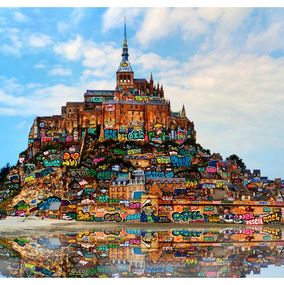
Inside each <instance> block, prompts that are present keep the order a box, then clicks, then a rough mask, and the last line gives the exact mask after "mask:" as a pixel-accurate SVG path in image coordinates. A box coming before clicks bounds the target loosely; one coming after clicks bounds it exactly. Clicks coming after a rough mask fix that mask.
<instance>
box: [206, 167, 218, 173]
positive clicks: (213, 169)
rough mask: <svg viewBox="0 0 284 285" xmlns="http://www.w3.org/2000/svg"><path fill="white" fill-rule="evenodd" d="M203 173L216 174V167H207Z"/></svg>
mask: <svg viewBox="0 0 284 285" xmlns="http://www.w3.org/2000/svg"><path fill="white" fill-rule="evenodd" d="M205 171H206V172H207V173H216V172H217V169H216V167H213V166H207V167H206V170H205Z"/></svg>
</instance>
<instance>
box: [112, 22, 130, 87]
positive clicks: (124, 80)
mask: <svg viewBox="0 0 284 285" xmlns="http://www.w3.org/2000/svg"><path fill="white" fill-rule="evenodd" d="M121 56H122V59H121V62H120V64H119V67H118V70H117V72H116V82H117V88H124V87H126V88H133V87H134V72H133V70H132V68H131V65H130V62H129V61H128V56H129V54H128V44H127V36H126V22H125V21H124V39H123V47H122V55H121Z"/></svg>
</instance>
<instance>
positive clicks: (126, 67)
mask: <svg viewBox="0 0 284 285" xmlns="http://www.w3.org/2000/svg"><path fill="white" fill-rule="evenodd" d="M121 56H122V60H121V62H120V65H119V67H118V71H119V72H132V68H131V65H130V62H129V61H128V57H129V54H128V43H127V34H126V20H125V19H124V36H123V46H122V54H121Z"/></svg>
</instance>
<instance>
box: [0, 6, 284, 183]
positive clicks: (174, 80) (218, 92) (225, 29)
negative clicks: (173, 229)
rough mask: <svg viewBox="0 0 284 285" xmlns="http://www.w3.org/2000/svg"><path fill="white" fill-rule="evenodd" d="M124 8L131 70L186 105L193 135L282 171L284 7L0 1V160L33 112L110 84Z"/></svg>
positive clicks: (274, 172)
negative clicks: (7, 4)
mask: <svg viewBox="0 0 284 285" xmlns="http://www.w3.org/2000/svg"><path fill="white" fill-rule="evenodd" d="M124 17H126V20H127V36H128V45H129V60H130V63H131V65H132V68H133V70H134V73H135V77H136V78H146V79H149V78H150V73H151V72H152V73H153V77H154V80H155V81H156V82H157V81H159V83H160V84H163V87H164V91H165V97H166V98H167V99H170V100H171V107H172V110H173V111H180V110H181V108H182V104H184V105H185V108H186V112H187V116H188V117H189V119H190V120H192V121H193V122H194V124H195V129H196V131H197V142H198V143H200V144H201V145H202V146H203V147H205V148H209V149H210V150H211V152H212V153H213V152H216V153H220V154H221V155H222V156H223V158H224V159H225V158H226V157H228V156H229V155H231V154H237V155H238V156H239V157H241V158H242V159H243V161H244V162H245V164H246V165H247V167H248V168H250V169H261V171H262V176H268V177H270V178H271V179H274V178H275V177H282V178H284V143H283V142H284V131H283V125H284V116H283V106H284V80H283V79H284V68H283V67H284V41H283V38H284V8H191V7H188V8H177V7H173V8H166V7H156V8H155V7H150V8H138V7H136V8H115V7H110V8H21V9H20V8H0V43H1V44H0V132H1V135H0V167H2V166H4V165H5V164H6V163H7V162H10V163H11V164H15V163H16V161H17V159H18V154H19V153H20V152H21V151H23V150H25V149H26V147H27V141H28V133H29V129H30V126H31V125H32V123H33V120H34V118H35V117H36V116H42V115H54V114H60V110H61V106H62V105H64V104H65V102H66V101H82V100H83V94H84V92H85V90H86V89H114V88H115V76H116V70H117V68H118V66H119V63H120V59H121V48H122V40H123V19H124Z"/></svg>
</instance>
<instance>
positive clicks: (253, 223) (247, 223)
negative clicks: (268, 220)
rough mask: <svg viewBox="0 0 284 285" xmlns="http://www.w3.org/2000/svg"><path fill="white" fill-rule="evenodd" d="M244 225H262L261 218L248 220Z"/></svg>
mask: <svg viewBox="0 0 284 285" xmlns="http://www.w3.org/2000/svg"><path fill="white" fill-rule="evenodd" d="M246 225H263V220H262V218H257V219H253V220H248V221H246Z"/></svg>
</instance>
